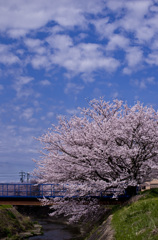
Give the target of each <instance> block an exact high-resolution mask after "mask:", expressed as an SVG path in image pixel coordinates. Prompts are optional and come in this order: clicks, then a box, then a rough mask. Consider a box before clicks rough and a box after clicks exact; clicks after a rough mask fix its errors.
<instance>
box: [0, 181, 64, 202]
mask: <svg viewBox="0 0 158 240" xmlns="http://www.w3.org/2000/svg"><path fill="white" fill-rule="evenodd" d="M65 193H66V188H65V187H64V185H59V184H32V183H0V198H14V197H15V198H43V197H46V198H48V197H49V198H55V197H64V195H65Z"/></svg>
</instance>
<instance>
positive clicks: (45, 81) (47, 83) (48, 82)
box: [40, 79, 51, 86]
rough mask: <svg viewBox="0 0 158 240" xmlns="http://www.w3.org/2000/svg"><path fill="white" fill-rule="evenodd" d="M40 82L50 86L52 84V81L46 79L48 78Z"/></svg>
mask: <svg viewBox="0 0 158 240" xmlns="http://www.w3.org/2000/svg"><path fill="white" fill-rule="evenodd" d="M40 84H41V85H42V86H50V85H51V82H50V81H48V80H47V79H46V80H42V81H40Z"/></svg>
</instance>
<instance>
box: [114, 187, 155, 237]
mask: <svg viewBox="0 0 158 240" xmlns="http://www.w3.org/2000/svg"><path fill="white" fill-rule="evenodd" d="M112 226H113V228H114V230H115V239H116V240H123V239H125V240H135V239H137V240H143V239H148V240H156V239H158V189H153V190H149V191H146V192H145V193H144V194H143V196H142V197H141V198H140V199H139V200H138V201H136V202H134V203H132V204H130V205H127V206H125V207H123V208H121V209H120V210H118V211H116V212H115V213H114V214H113V218H112Z"/></svg>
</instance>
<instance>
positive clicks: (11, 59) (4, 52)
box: [0, 44, 20, 65]
mask: <svg viewBox="0 0 158 240" xmlns="http://www.w3.org/2000/svg"><path fill="white" fill-rule="evenodd" d="M11 48H12V47H11V46H10V45H5V44H0V63H2V64H7V65H12V64H16V63H19V62H20V60H19V58H18V57H17V56H16V55H15V54H14V53H13V52H12V49H11Z"/></svg>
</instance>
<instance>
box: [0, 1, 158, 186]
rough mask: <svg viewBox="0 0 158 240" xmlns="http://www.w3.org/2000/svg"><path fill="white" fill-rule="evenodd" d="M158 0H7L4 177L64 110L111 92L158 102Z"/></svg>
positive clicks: (28, 156) (0, 50) (2, 76)
mask: <svg viewBox="0 0 158 240" xmlns="http://www.w3.org/2000/svg"><path fill="white" fill-rule="evenodd" d="M157 75H158V0H86V1H85V0H27V1H25V0H0V104H1V107H0V181H11V180H15V179H19V177H18V174H19V172H20V171H21V170H24V171H25V172H31V171H32V170H33V168H34V166H35V165H34V162H33V161H32V159H33V158H35V159H38V157H39V150H40V149H41V145H40V143H39V142H38V141H36V140H35V139H34V137H38V136H41V135H42V134H44V133H45V132H46V131H47V129H48V128H50V127H51V124H52V123H56V122H57V120H56V118H57V116H58V115H67V116H68V117H70V116H72V115H73V114H77V112H78V110H77V108H78V107H86V106H87V100H91V99H93V98H99V97H101V96H104V98H105V100H106V101H112V100H113V99H115V98H118V99H122V100H124V101H127V102H128V103H129V104H130V105H133V104H134V103H135V102H136V101H137V100H139V101H141V102H143V103H144V104H149V105H152V106H153V107H154V108H155V109H156V110H157V108H158V94H157V92H158V80H157Z"/></svg>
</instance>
